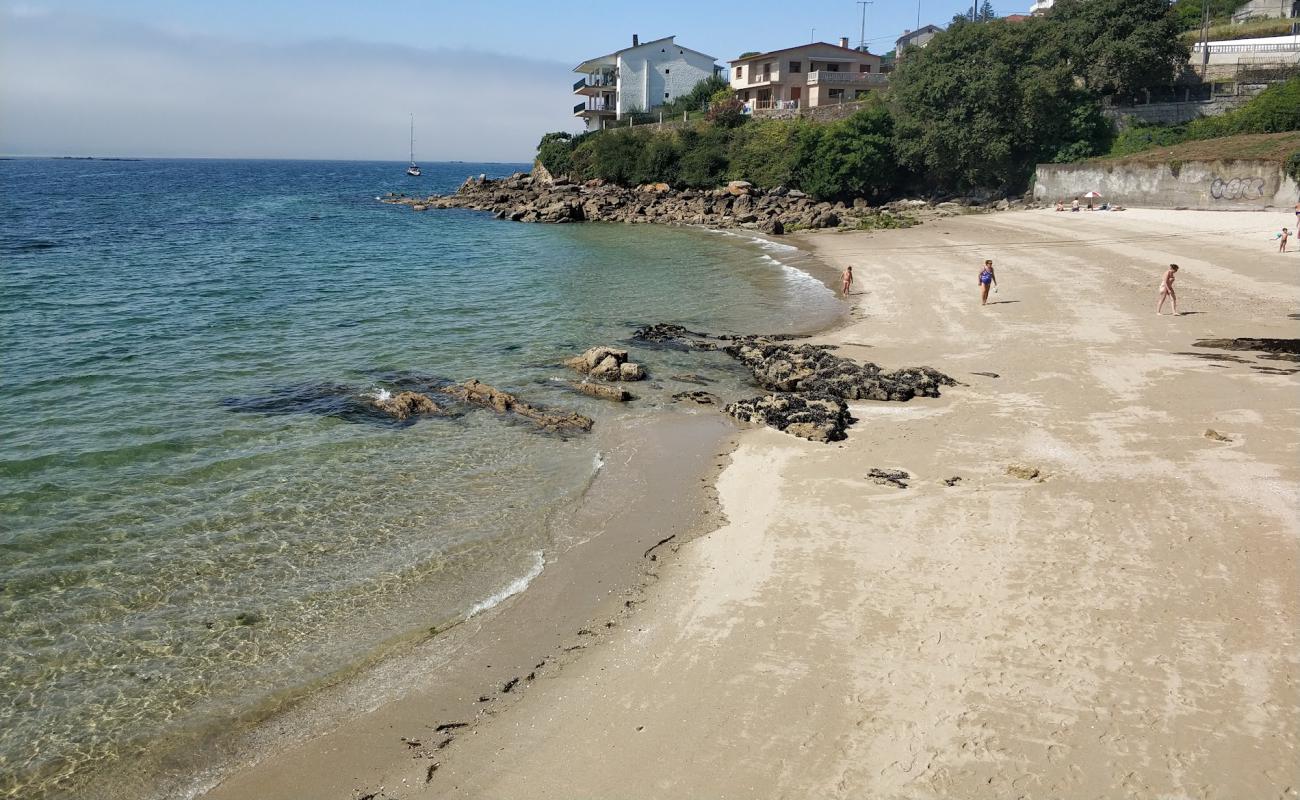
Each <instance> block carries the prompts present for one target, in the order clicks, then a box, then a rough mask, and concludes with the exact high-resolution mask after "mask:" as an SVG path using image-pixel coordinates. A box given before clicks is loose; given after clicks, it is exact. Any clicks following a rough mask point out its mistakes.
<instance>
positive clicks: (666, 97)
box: [664, 92, 668, 100]
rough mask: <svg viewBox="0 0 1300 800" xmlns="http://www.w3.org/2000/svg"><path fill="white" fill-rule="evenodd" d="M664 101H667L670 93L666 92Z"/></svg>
mask: <svg viewBox="0 0 1300 800" xmlns="http://www.w3.org/2000/svg"><path fill="white" fill-rule="evenodd" d="M664 99H665V100H667V99H668V93H667V92H664Z"/></svg>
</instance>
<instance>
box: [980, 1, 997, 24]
mask: <svg viewBox="0 0 1300 800" xmlns="http://www.w3.org/2000/svg"><path fill="white" fill-rule="evenodd" d="M979 18H980V22H991V21H993V20H995V19H997V18H998V14H997V12H996V11H994V10H993V4H992V3H990V2H989V0H984V4H983V5H981V6H980V15H979Z"/></svg>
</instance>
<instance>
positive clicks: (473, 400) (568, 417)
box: [434, 378, 593, 432]
mask: <svg viewBox="0 0 1300 800" xmlns="http://www.w3.org/2000/svg"><path fill="white" fill-rule="evenodd" d="M434 391H437V392H439V393H441V394H445V395H447V396H448V397H453V398H455V399H457V400H460V401H461V402H463V403H469V404H471V405H477V406H482V407H484V408H490V409H492V410H493V411H495V412H497V413H498V414H505V413H511V414H515V415H516V416H519V417H523V418H524V419H526V420H528V421H529V422H531V423H533V424H534V425H536V426H537V427H538V428H541V429H542V430H545V431H557V432H572V431H589V430H591V426H592V424H593V422H592V420H591V418H590V417H584V416H583V415H581V414H578V413H575V412H572V411H570V412H567V413H566V412H552V411H548V410H547V409H544V408H539V407H537V406H533V405H529V404H528V403H525V402H524V401H523V400H520V399H519V398H518V397H515V396H514V395H512V394H510V393H509V392H503V391H501V390H500V389H497V388H496V387H494V386H489V385H487V384H486V383H482V382H480V381H478V380H475V379H473V378H471V379H470V380H467V381H465V382H464V383H453V384H451V385H449V386H440V387H438V388H436V389H435V390H434Z"/></svg>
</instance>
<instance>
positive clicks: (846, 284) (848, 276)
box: [840, 267, 853, 297]
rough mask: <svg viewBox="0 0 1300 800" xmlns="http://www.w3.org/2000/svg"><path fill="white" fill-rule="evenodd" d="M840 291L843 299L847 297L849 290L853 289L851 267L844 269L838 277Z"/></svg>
mask: <svg viewBox="0 0 1300 800" xmlns="http://www.w3.org/2000/svg"><path fill="white" fill-rule="evenodd" d="M840 283H841V285H842V286H841V290H842V291H843V293H844V296H845V297H848V296H849V289H851V288H853V267H845V268H844V274H843V275H841V276H840Z"/></svg>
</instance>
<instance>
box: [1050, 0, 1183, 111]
mask: <svg viewBox="0 0 1300 800" xmlns="http://www.w3.org/2000/svg"><path fill="white" fill-rule="evenodd" d="M1178 31H1179V26H1178V20H1177V18H1176V17H1175V16H1174V13H1173V11H1172V10H1171V8H1170V6H1169V2H1168V0H1057V3H1056V4H1055V5H1054V6H1053V7H1052V10H1051V12H1050V13H1049V14H1048V24H1047V28H1046V30H1045V31H1044V33H1045V35H1047V36H1048V37H1050V38H1051V39H1052V40H1053V42H1052V44H1053V45H1054V47H1055V48H1058V49H1059V50H1060V51H1061V52H1063V53H1064V54H1065V55H1066V58H1067V59H1068V61H1069V64H1070V68H1071V69H1072V70H1073V72H1074V74H1075V76H1077V77H1079V78H1080V79H1082V80H1083V83H1084V86H1085V87H1086V88H1087V89H1089V90H1091V91H1093V92H1096V93H1098V94H1115V95H1132V94H1134V93H1136V92H1138V91H1140V90H1141V89H1144V88H1147V87H1152V86H1167V85H1169V84H1171V83H1173V81H1174V78H1175V77H1176V76H1177V74H1178V72H1179V70H1181V68H1182V67H1183V66H1184V65H1185V64H1187V58H1188V55H1189V50H1188V47H1187V45H1186V44H1185V43H1183V41H1182V40H1181V39H1180V38H1179V37H1178Z"/></svg>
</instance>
